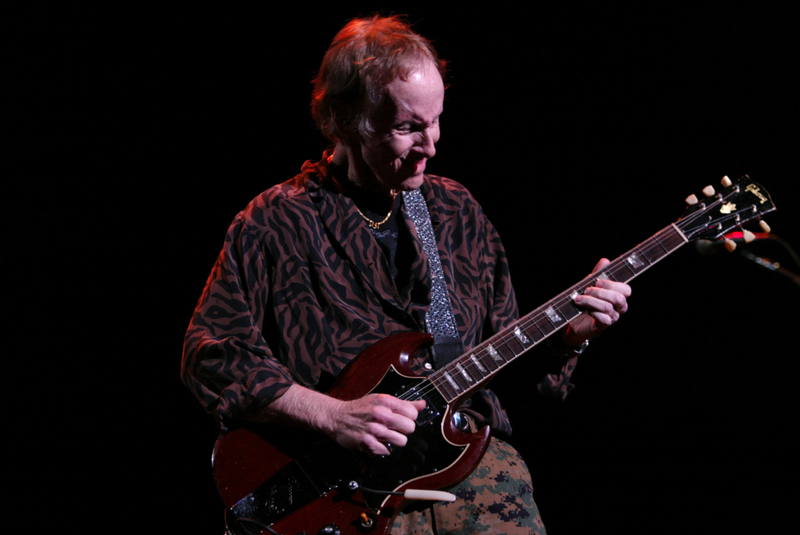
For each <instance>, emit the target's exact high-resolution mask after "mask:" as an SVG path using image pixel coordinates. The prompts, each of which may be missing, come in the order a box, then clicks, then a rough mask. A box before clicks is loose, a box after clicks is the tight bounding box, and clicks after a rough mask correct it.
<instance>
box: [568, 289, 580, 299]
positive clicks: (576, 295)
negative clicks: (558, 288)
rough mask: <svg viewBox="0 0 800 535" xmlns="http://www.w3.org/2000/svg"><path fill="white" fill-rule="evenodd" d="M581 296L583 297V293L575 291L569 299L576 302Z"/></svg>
mask: <svg viewBox="0 0 800 535" xmlns="http://www.w3.org/2000/svg"><path fill="white" fill-rule="evenodd" d="M579 295H581V293H580V292H579V291H578V290H575V291H574V292H572V293H571V294H569V298H570V299H572V300H573V301H575V298H576V297H578V296H579Z"/></svg>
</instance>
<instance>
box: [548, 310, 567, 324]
mask: <svg viewBox="0 0 800 535" xmlns="http://www.w3.org/2000/svg"><path fill="white" fill-rule="evenodd" d="M544 313H545V315H546V316H547V317H548V318H550V321H552V322H553V323H558V322H559V321H564V320H562V319H561V316H559V315H558V312H556V309H554V308H553V307H547V310H545V311H544Z"/></svg>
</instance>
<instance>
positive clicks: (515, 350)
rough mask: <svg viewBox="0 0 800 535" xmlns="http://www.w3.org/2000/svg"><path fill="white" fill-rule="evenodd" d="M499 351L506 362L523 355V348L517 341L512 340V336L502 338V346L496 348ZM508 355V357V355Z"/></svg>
mask: <svg viewBox="0 0 800 535" xmlns="http://www.w3.org/2000/svg"><path fill="white" fill-rule="evenodd" d="M497 347H498V348H499V351H500V352H501V353H503V356H504V357H505V358H506V360H507V361H508V362H511V361H512V360H514V359H515V358H517V357H518V356H520V355H522V354H523V353H525V349H526V348H525V346H523V345H522V344H520V343H519V340H517V339H516V338H514V337H513V336H505V337H504V338H503V345H499V344H498V346H497ZM509 353H510V355H509Z"/></svg>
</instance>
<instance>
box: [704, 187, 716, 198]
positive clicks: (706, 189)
mask: <svg viewBox="0 0 800 535" xmlns="http://www.w3.org/2000/svg"><path fill="white" fill-rule="evenodd" d="M703 195H705V196H706V197H711V196H712V195H714V186H706V187H704V188H703Z"/></svg>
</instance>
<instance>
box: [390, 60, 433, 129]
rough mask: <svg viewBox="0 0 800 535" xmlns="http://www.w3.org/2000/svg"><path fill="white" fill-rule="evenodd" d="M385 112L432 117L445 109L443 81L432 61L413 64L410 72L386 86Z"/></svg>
mask: <svg viewBox="0 0 800 535" xmlns="http://www.w3.org/2000/svg"><path fill="white" fill-rule="evenodd" d="M383 101H384V102H383V106H382V107H383V108H384V110H382V111H384V112H385V113H389V114H391V115H393V116H395V117H398V116H402V117H404V118H406V117H408V118H409V119H410V118H414V119H418V120H421V121H432V120H433V119H435V118H436V117H438V116H439V115H441V113H442V108H443V106H444V82H443V81H442V77H441V75H440V74H439V71H438V70H437V69H436V67H435V65H434V64H433V62H431V61H426V62H424V63H423V64H421V65H419V66H416V67H415V68H412V69H411V71H410V72H409V74H408V76H407V77H405V79H403V78H395V79H394V80H392V81H391V82H390V83H389V84H387V85H386V88H385V89H384V99H383Z"/></svg>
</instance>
